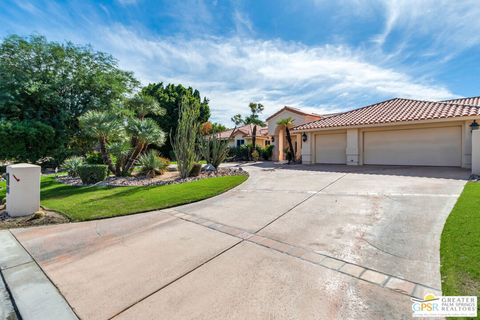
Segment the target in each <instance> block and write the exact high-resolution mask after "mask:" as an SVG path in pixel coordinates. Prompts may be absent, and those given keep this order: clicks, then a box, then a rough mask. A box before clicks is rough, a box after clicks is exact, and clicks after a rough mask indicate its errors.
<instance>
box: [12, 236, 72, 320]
mask: <svg viewBox="0 0 480 320" xmlns="http://www.w3.org/2000/svg"><path fill="white" fill-rule="evenodd" d="M8 232H10V234H11V235H12V237H13V238H14V239H15V240H16V241H17V243H18V244H19V245H20V247H22V249H23V250H25V252H26V253H27V254H28V255H29V257H30V258H31V259H32V261H29V262H28V263H32V262H33V263H34V264H35V265H36V266H37V267H38V269H39V270H40V271H41V272H42V273H43V275H44V276H45V277H46V278H47V280H48V281H49V282H50V284H51V285H52V286H53V287H54V288H55V289H56V290H57V292H58V294H59V295H60V296H61V297H62V298H63V300H64V301H65V303H66V304H67V305H68V307H69V308H70V309H71V310H72V312H73V314H74V315H75V316H76V317H77V319H81V318H80V316H79V315H78V314H77V312H76V311H75V309H74V308H73V306H72V305H71V304H70V302H69V301H68V300H67V298H65V296H64V295H63V293H62V291H60V288H59V287H57V285H56V284H55V282H53V281H52V279H51V278H50V277H49V276H48V274H47V273H46V272H45V270H43V268H42V266H40V264H39V263H38V262H37V260H35V258H34V257H33V256H32V255H31V254H30V252H28V250H27V249H26V248H25V246H24V245H23V243H21V242H20V240H18V239H17V237H16V236H15V234H14V233H13V232H12V231H11V230H10V229H8ZM24 264H25V263H24ZM22 265H23V264H22ZM5 284H6V283H5ZM20 316H21V314H20Z"/></svg>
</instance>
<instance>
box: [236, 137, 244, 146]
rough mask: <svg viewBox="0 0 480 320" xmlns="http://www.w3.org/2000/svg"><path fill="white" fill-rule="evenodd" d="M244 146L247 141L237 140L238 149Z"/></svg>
mask: <svg viewBox="0 0 480 320" xmlns="http://www.w3.org/2000/svg"><path fill="white" fill-rule="evenodd" d="M242 144H245V140H243V139H238V140H237V147H240V146H241V145H242Z"/></svg>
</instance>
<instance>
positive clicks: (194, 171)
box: [188, 163, 202, 177]
mask: <svg viewBox="0 0 480 320" xmlns="http://www.w3.org/2000/svg"><path fill="white" fill-rule="evenodd" d="M201 170H202V165H201V164H200V163H194V164H193V167H192V170H190V174H189V175H188V176H189V177H198V176H199V175H200V171H201Z"/></svg>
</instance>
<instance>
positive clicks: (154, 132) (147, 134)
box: [122, 118, 165, 173]
mask: <svg viewBox="0 0 480 320" xmlns="http://www.w3.org/2000/svg"><path fill="white" fill-rule="evenodd" d="M126 131H127V133H128V134H130V135H131V136H132V141H135V145H134V146H133V148H132V151H131V152H130V154H129V155H128V157H127V160H126V161H125V164H124V167H123V169H122V171H123V173H128V172H129V171H130V169H132V167H133V165H134V164H135V162H136V161H137V158H138V156H139V155H140V154H141V153H142V152H144V151H145V150H146V149H147V147H148V146H149V145H150V144H155V145H157V146H161V145H163V143H164V142H165V133H164V132H163V131H162V129H161V128H160V127H159V126H158V124H157V123H156V122H155V120H153V119H149V118H147V119H137V118H132V119H129V120H128V124H127V128H126Z"/></svg>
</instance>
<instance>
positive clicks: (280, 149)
mask: <svg viewBox="0 0 480 320" xmlns="http://www.w3.org/2000/svg"><path fill="white" fill-rule="evenodd" d="M284 141H285V132H284V130H283V129H280V130H279V131H278V143H277V146H278V148H277V149H278V161H281V160H283V159H284V157H283V153H284V152H283V149H285V146H284V144H285V143H284Z"/></svg>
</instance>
